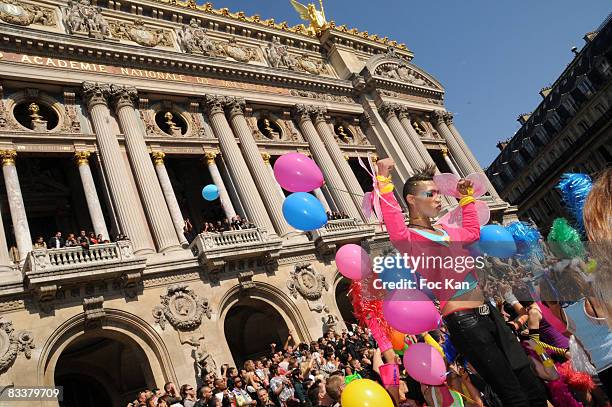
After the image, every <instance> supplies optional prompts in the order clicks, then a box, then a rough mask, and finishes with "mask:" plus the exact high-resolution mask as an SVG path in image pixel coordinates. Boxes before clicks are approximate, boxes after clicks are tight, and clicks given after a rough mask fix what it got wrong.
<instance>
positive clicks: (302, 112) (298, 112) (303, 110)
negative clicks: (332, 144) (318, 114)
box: [292, 104, 313, 123]
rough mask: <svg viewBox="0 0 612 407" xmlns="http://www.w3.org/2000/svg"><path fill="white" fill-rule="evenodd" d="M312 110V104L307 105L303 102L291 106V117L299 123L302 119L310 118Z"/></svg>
mask: <svg viewBox="0 0 612 407" xmlns="http://www.w3.org/2000/svg"><path fill="white" fill-rule="evenodd" d="M312 111H313V108H312V106H308V105H304V104H297V105H295V106H293V109H292V114H293V117H294V118H295V119H296V120H297V121H298V122H300V123H301V122H302V121H306V120H310V115H311V113H312Z"/></svg>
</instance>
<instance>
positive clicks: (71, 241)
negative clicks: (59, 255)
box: [64, 233, 79, 247]
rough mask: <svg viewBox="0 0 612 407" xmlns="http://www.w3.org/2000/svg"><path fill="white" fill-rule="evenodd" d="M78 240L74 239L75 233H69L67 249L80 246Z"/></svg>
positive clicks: (66, 243) (65, 244)
mask: <svg viewBox="0 0 612 407" xmlns="http://www.w3.org/2000/svg"><path fill="white" fill-rule="evenodd" d="M78 245H79V243H78V242H77V240H76V238H75V237H74V233H68V237H66V242H65V243H64V246H65V247H75V246H78Z"/></svg>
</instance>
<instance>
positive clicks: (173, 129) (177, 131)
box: [164, 112, 182, 136]
mask: <svg viewBox="0 0 612 407" xmlns="http://www.w3.org/2000/svg"><path fill="white" fill-rule="evenodd" d="M173 118H174V115H173V114H172V113H170V112H166V113H165V114H164V119H166V126H168V130H167V131H168V133H170V134H171V135H173V136H180V135H181V133H182V131H181V128H180V127H179V126H177V125H176V123H175V122H174V121H173V120H172V119H173Z"/></svg>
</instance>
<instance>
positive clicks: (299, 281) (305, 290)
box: [287, 263, 329, 312]
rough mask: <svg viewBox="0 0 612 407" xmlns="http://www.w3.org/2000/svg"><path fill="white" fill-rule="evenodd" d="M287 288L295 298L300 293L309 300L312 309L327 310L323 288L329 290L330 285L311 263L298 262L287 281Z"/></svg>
mask: <svg viewBox="0 0 612 407" xmlns="http://www.w3.org/2000/svg"><path fill="white" fill-rule="evenodd" d="M287 288H288V289H289V293H290V294H291V295H292V296H293V298H295V299H297V298H298V293H299V294H300V295H301V296H302V297H303V298H304V299H305V300H307V301H308V306H309V308H310V310H311V311H316V312H322V311H325V310H327V307H326V306H325V304H323V303H322V301H321V296H322V294H323V290H325V291H328V290H329V285H328V284H327V281H326V280H325V276H324V275H322V274H318V273H317V272H316V271H315V270H314V269H313V268H312V265H311V263H299V264H296V265H295V267H294V269H293V271H291V273H290V278H289V280H288V281H287Z"/></svg>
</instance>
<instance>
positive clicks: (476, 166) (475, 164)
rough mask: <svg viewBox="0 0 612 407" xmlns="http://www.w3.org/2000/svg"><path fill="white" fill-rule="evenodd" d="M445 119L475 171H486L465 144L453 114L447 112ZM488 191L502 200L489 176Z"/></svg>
mask: <svg viewBox="0 0 612 407" xmlns="http://www.w3.org/2000/svg"><path fill="white" fill-rule="evenodd" d="M444 121H445V122H446V125H447V126H448V129H449V130H450V131H451V133H452V135H453V137H454V138H455V140H456V141H457V143H458V144H459V147H460V148H461V150H462V151H463V153H464V154H465V156H466V157H467V159H468V161H469V162H470V164H472V169H473V172H476V173H484V171H483V169H482V167H481V166H480V164H479V163H478V160H476V157H474V154H473V153H472V150H470V148H469V147H468V146H467V144H465V140H463V137H461V134H460V133H459V130H457V128H456V127H455V124H454V123H453V114H452V113H450V112H446V114H445V115H444ZM487 191H489V193H490V194H491V196H492V197H493V198H495V199H497V200H500V201H501V198H500V196H499V194H498V193H497V191H496V190H495V187H494V186H493V184H492V183H491V181H490V180H489V178H487Z"/></svg>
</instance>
